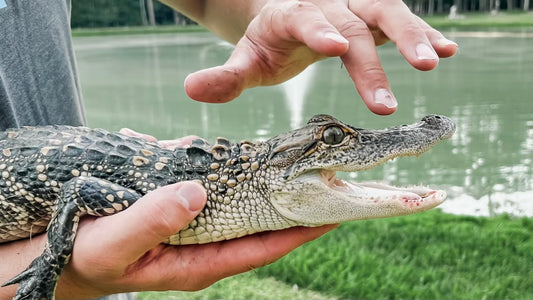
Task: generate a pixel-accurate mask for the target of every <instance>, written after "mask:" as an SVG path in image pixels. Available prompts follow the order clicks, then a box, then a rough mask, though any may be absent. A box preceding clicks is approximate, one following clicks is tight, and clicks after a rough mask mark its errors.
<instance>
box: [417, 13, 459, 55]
mask: <svg viewBox="0 0 533 300" xmlns="http://www.w3.org/2000/svg"><path fill="white" fill-rule="evenodd" d="M415 17H416V18H417V20H418V23H419V24H420V27H421V28H422V29H423V30H424V31H425V34H426V36H427V37H428V39H429V41H430V43H431V45H432V46H433V49H435V52H437V54H438V55H439V57H450V56H453V55H454V54H455V53H456V52H457V48H458V45H457V43H455V42H453V41H451V40H449V39H447V38H446V37H445V36H444V35H443V34H442V33H440V32H439V31H438V30H436V29H434V28H433V27H431V26H429V25H428V24H427V23H426V22H425V21H424V20H422V19H421V18H420V17H418V16H415Z"/></svg>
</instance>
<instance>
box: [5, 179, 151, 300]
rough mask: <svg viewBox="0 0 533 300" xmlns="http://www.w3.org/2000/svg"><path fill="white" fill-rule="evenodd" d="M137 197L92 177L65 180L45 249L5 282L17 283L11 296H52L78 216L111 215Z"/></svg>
mask: <svg viewBox="0 0 533 300" xmlns="http://www.w3.org/2000/svg"><path fill="white" fill-rule="evenodd" d="M140 197H141V195H140V194H138V193H137V192H135V191H134V190H131V189H127V188H124V187H122V186H120V185H116V184H113V183H111V182H109V181H106V180H101V179H98V178H94V177H76V178H73V179H71V180H70V181H68V182H66V183H65V184H64V185H63V186H62V188H61V196H60V199H59V204H58V207H57V210H56V213H55V214H54V216H53V218H52V220H51V221H50V224H49V226H48V232H47V236H48V241H47V243H46V248H45V250H44V252H43V253H42V254H41V256H39V257H37V258H36V259H35V260H34V261H33V262H32V263H31V264H30V266H29V267H28V268H27V269H26V270H25V271H23V272H22V273H20V274H19V275H17V276H16V277H14V278H13V279H11V280H10V281H8V282H6V283H5V284H4V286H6V285H10V284H15V283H18V284H19V287H18V289H17V295H16V296H15V298H14V299H54V292H55V288H56V284H57V280H58V278H59V275H60V274H61V270H62V269H63V267H64V266H65V265H66V264H67V263H68V261H69V259H70V256H71V254H72V248H73V246H74V239H75V237H76V230H77V228H78V223H79V220H80V217H81V216H83V215H86V214H89V215H93V216H107V215H112V214H114V213H117V212H119V211H121V210H123V209H125V208H127V207H128V206H129V205H131V204H132V203H133V202H135V201H136V200H137V199H139V198H140Z"/></svg>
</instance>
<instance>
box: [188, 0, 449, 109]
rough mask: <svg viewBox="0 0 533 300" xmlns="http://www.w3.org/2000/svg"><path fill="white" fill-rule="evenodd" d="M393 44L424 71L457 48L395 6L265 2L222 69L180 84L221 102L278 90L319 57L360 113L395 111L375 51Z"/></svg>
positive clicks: (397, 0)
mask: <svg viewBox="0 0 533 300" xmlns="http://www.w3.org/2000/svg"><path fill="white" fill-rule="evenodd" d="M389 39H390V40H391V41H393V42H394V43H395V44H396V45H397V47H398V50H399V51H400V53H401V54H402V55H403V56H404V58H405V59H406V60H407V61H408V62H409V63H410V64H411V65H412V66H413V67H415V68H417V69H419V70H431V69H433V68H435V67H436V66H437V64H438V61H439V57H449V56H452V55H454V54H455V52H456V51H457V44H455V43H454V42H452V41H450V40H448V39H446V38H445V37H444V36H443V35H442V34H441V33H440V32H438V31H437V30H435V29H433V28H431V27H430V26H429V25H428V24H427V23H425V22H424V21H423V20H422V19H420V18H419V17H417V16H416V15H414V14H413V13H411V11H410V10H409V9H408V8H407V6H406V5H405V4H404V3H403V2H402V1H401V0H383V1H378V2H376V1H373V0H349V1H346V0H308V1H298V0H271V1H269V2H268V3H267V4H266V5H265V6H264V7H263V8H262V9H261V10H260V12H259V14H258V15H257V16H256V17H255V18H254V19H253V20H252V22H251V23H250V25H249V26H248V28H247V30H246V32H245V34H244V36H243V37H242V39H241V40H240V41H239V42H238V43H237V45H236V47H235V50H234V51H233V53H232V55H231V56H230V58H229V59H228V61H227V62H226V63H225V64H224V65H223V66H218V67H214V68H210V69H205V70H201V71H198V72H196V73H193V74H191V75H189V76H188V77H187V78H186V80H185V90H186V92H187V94H188V95H189V97H191V98H192V99H195V100H198V101H203V102H213V103H223V102H227V101H230V100H232V99H234V98H235V97H237V96H238V95H239V94H240V93H241V92H242V91H243V90H244V89H245V88H250V87H254V86H259V85H272V84H278V83H281V82H284V81H286V80H288V79H289V78H291V77H293V76H295V75H296V74H298V73H299V72H301V71H302V70H303V69H305V68H306V67H307V66H308V65H310V64H312V63H314V62H316V61H318V60H320V59H323V58H325V57H331V56H340V58H341V60H342V62H343V64H344V65H345V67H346V69H347V71H348V73H349V75H350V77H351V78H352V80H353V82H354V83H355V86H356V88H357V90H358V92H359V94H360V95H361V97H362V99H363V101H364V102H365V104H366V105H367V107H368V108H369V109H370V110H371V111H373V112H374V113H377V114H391V113H393V112H394V111H395V110H396V107H397V102H396V99H395V98H394V96H393V94H392V92H391V90H390V86H389V83H388V81H387V78H386V75H385V72H384V70H383V68H382V66H381V63H380V61H379V57H378V55H377V51H376V48H375V45H380V44H383V43H385V42H386V41H388V40H389Z"/></svg>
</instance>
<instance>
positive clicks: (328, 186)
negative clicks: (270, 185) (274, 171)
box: [272, 169, 446, 226]
mask: <svg viewBox="0 0 533 300" xmlns="http://www.w3.org/2000/svg"><path fill="white" fill-rule="evenodd" d="M287 185H290V186H292V187H293V188H292V189H286V190H283V191H280V192H277V193H274V195H273V197H272V200H273V201H272V204H273V205H274V206H275V207H276V209H277V211H278V212H279V213H280V214H281V215H283V216H284V217H285V218H286V219H288V220H290V221H292V222H294V223H295V224H296V225H303V226H318V225H322V224H332V223H341V222H349V221H356V220H367V219H377V218H387V217H396V216H403V215H410V214H415V213H418V212H423V211H426V210H428V209H431V208H433V207H435V206H438V205H439V204H441V203H442V202H443V201H444V200H445V199H446V193H445V192H444V191H441V190H433V189H430V188H426V187H405V188H401V187H395V186H391V185H387V184H383V183H377V182H365V183H352V182H348V181H345V180H342V179H340V178H337V177H335V171H332V170H326V169H320V170H312V171H308V172H305V173H303V174H300V175H299V176H297V177H296V178H293V179H291V180H289V181H288V182H287Z"/></svg>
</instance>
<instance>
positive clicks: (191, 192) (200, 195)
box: [176, 182, 206, 212]
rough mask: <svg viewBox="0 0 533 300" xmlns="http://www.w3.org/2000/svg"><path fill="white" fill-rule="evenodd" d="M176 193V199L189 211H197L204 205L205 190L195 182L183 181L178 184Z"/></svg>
mask: <svg viewBox="0 0 533 300" xmlns="http://www.w3.org/2000/svg"><path fill="white" fill-rule="evenodd" d="M176 193H177V195H178V201H180V202H181V204H182V205H183V207H185V208H186V209H188V210H189V211H191V212H196V211H199V210H200V209H202V208H203V207H204V205H205V200H206V194H205V190H204V188H202V187H201V186H200V185H199V184H197V183H193V182H184V183H182V184H181V185H180V186H179V188H178V190H177V191H176Z"/></svg>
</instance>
